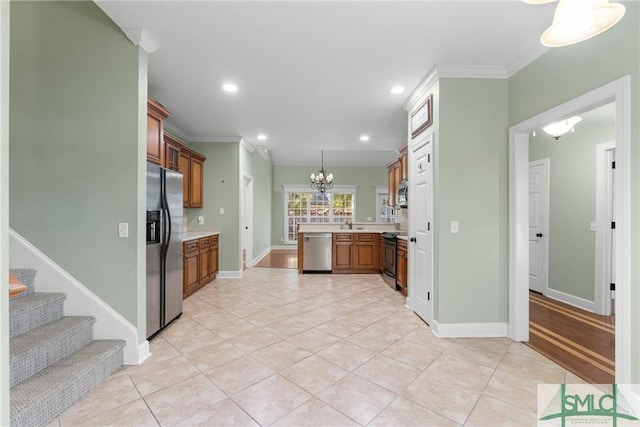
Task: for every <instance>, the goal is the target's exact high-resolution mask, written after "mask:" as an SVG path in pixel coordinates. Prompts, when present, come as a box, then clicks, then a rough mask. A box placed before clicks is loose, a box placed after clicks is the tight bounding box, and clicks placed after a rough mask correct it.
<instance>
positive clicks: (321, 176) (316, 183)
mask: <svg viewBox="0 0 640 427" xmlns="http://www.w3.org/2000/svg"><path fill="white" fill-rule="evenodd" d="M310 178H311V188H313V189H314V190H317V191H319V192H320V193H325V192H327V191H329V190H331V189H332V188H333V174H332V173H327V171H326V170H324V151H322V163H321V166H320V170H319V171H318V172H317V173H312V174H311V177H310Z"/></svg>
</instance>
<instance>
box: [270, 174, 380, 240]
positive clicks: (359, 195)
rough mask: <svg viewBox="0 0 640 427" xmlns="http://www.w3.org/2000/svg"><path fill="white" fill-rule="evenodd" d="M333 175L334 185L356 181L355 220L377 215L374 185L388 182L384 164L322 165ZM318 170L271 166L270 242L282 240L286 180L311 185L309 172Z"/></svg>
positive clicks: (354, 183) (291, 183)
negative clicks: (359, 165) (372, 165)
mask: <svg viewBox="0 0 640 427" xmlns="http://www.w3.org/2000/svg"><path fill="white" fill-rule="evenodd" d="M325 168H326V169H327V170H328V171H330V172H331V173H333V175H334V177H335V178H334V182H333V183H334V184H335V185H357V186H358V188H357V190H356V219H355V220H356V221H357V222H365V221H366V220H367V217H371V218H372V219H373V221H375V219H376V189H375V186H376V185H387V168H385V167H344V166H342V167H334V166H330V165H327V166H326V167H325ZM316 170H317V168H316V169H314V168H313V167H312V166H274V167H273V202H272V203H273V204H272V207H271V209H272V212H273V214H272V215H271V217H272V222H271V244H272V245H273V246H278V245H282V244H283V240H284V192H283V188H282V186H283V185H285V184H290V185H301V186H310V183H309V175H310V174H311V172H315V171H316Z"/></svg>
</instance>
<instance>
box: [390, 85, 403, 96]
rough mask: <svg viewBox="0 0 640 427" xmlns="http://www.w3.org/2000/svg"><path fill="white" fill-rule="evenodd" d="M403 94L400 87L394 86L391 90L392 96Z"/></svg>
mask: <svg viewBox="0 0 640 427" xmlns="http://www.w3.org/2000/svg"><path fill="white" fill-rule="evenodd" d="M402 92H404V88H403V87H402V86H394V87H392V88H391V93H392V94H394V95H398V94H401V93H402Z"/></svg>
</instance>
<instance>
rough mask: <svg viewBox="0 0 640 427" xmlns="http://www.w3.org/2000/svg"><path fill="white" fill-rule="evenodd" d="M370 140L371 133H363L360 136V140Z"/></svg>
mask: <svg viewBox="0 0 640 427" xmlns="http://www.w3.org/2000/svg"><path fill="white" fill-rule="evenodd" d="M368 140H369V135H362V136H361V137H360V141H362V142H367V141H368Z"/></svg>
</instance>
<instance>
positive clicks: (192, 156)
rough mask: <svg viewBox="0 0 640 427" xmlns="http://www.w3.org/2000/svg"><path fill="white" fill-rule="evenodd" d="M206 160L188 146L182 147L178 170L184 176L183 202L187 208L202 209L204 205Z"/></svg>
mask: <svg viewBox="0 0 640 427" xmlns="http://www.w3.org/2000/svg"><path fill="white" fill-rule="evenodd" d="M206 159H207V158H206V157H204V156H203V155H202V154H200V153H198V152H196V151H193V150H192V149H190V148H189V147H187V146H182V147H180V153H179V155H178V163H179V169H178V170H179V171H180V172H182V175H183V181H182V185H183V188H184V191H183V193H182V200H183V203H184V207H185V208H201V207H202V205H203V192H204V191H203V190H204V188H203V180H204V174H203V163H204V161H205V160H206Z"/></svg>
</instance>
